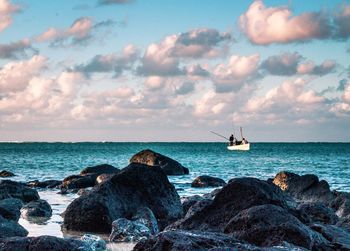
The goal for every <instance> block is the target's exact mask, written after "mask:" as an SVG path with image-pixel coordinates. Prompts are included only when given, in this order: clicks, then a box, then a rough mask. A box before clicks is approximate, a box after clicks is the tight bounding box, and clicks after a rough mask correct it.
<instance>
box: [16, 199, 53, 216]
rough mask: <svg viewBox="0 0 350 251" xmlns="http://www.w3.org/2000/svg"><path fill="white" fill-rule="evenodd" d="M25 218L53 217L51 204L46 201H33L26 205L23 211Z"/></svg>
mask: <svg viewBox="0 0 350 251" xmlns="http://www.w3.org/2000/svg"><path fill="white" fill-rule="evenodd" d="M21 215H22V217H23V218H30V217H51V216H52V209H51V206H50V204H49V203H47V201H45V200H36V201H31V202H29V203H28V204H26V205H24V206H23V207H22V209H21Z"/></svg>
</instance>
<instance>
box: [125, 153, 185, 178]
mask: <svg viewBox="0 0 350 251" xmlns="http://www.w3.org/2000/svg"><path fill="white" fill-rule="evenodd" d="M130 163H140V164H145V165H148V166H150V167H151V166H152V167H153V166H160V167H161V168H162V169H163V170H164V171H165V173H166V174H167V175H184V174H189V170H188V168H186V167H184V166H182V165H181V164H180V163H179V162H177V161H176V160H173V159H171V158H169V157H167V156H164V155H162V154H160V153H156V152H153V151H152V150H149V149H146V150H143V151H141V152H139V153H137V154H135V155H134V156H132V157H131V159H130Z"/></svg>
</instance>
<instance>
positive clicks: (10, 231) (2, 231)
mask: <svg viewBox="0 0 350 251" xmlns="http://www.w3.org/2000/svg"><path fill="white" fill-rule="evenodd" d="M27 235H28V231H27V230H25V229H24V227H22V226H21V225H19V224H18V223H17V222H15V221H12V220H7V219H5V218H3V217H2V216H0V238H6V237H13V236H21V237H23V236H27ZM0 250H1V248H0Z"/></svg>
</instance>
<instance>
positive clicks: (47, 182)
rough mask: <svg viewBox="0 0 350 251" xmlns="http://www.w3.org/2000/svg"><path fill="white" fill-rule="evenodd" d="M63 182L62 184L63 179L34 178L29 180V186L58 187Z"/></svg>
mask: <svg viewBox="0 0 350 251" xmlns="http://www.w3.org/2000/svg"><path fill="white" fill-rule="evenodd" d="M61 184H62V181H61V180H45V181H38V180H33V181H29V182H27V186H29V187H37V188H58V187H59V186H60V185H61Z"/></svg>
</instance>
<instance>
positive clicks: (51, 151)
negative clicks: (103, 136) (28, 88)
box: [0, 142, 350, 250]
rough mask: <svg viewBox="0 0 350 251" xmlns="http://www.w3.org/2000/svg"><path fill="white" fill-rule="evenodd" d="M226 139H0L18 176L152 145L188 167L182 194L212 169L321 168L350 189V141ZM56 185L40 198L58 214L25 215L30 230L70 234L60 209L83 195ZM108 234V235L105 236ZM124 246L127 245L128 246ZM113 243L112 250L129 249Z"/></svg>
mask: <svg viewBox="0 0 350 251" xmlns="http://www.w3.org/2000/svg"><path fill="white" fill-rule="evenodd" d="M226 146H227V144H226V143H222V142H214V143H187V142H176V143H163V142H162V143H142V142H141V143H137V142H128V143H115V142H99V143H91V142H85V143H84V142H80V143H35V142H31V143H25V142H23V143H0V170H8V171H11V172H13V173H15V174H16V176H15V177H13V178H11V179H13V180H16V181H26V182H27V181H31V180H48V179H58V180H61V179H63V178H65V177H67V176H69V175H72V174H78V173H79V172H80V171H81V170H82V169H83V168H85V167H87V166H94V165H98V164H110V165H113V166H115V167H117V168H120V169H121V168H123V167H125V166H127V165H128V163H129V159H130V158H131V157H132V156H133V155H134V154H135V153H137V152H139V151H141V150H144V149H151V150H153V151H156V152H159V153H161V154H163V155H166V156H168V157H170V158H173V159H175V160H177V161H179V162H180V163H181V164H182V165H183V166H185V167H187V168H189V170H190V174H189V175H181V176H169V180H170V182H172V183H173V184H174V186H175V187H176V189H177V191H178V193H179V195H180V196H190V195H195V194H199V195H201V194H204V193H207V192H210V191H211V190H213V188H204V189H203V188H191V182H192V181H193V179H194V178H196V177H197V176H199V175H211V176H215V177H219V178H222V179H224V180H225V181H229V180H230V179H232V178H235V177H244V176H245V177H256V178H259V179H263V180H266V179H269V178H273V177H274V176H275V175H276V174H277V173H278V172H280V171H291V172H294V173H296V174H299V175H302V174H316V175H317V176H318V177H319V178H320V179H324V180H326V181H327V182H328V183H329V185H330V187H331V189H335V190H338V191H346V192H350V143H251V150H250V151H229V150H227V148H226ZM57 192H58V191H57V190H41V191H39V194H40V196H41V198H43V199H45V200H47V201H48V202H49V203H50V204H51V206H52V209H53V216H52V217H51V219H49V220H45V221H43V222H33V221H27V220H25V219H22V218H21V219H20V221H19V223H20V224H21V225H23V226H24V227H25V228H26V229H27V230H28V231H29V235H30V236H39V235H44V234H46V235H54V236H60V237H62V236H69V235H79V233H74V234H72V233H67V232H64V231H62V230H61V224H62V221H63V219H62V217H61V213H62V212H63V211H64V210H65V209H66V207H67V206H68V204H69V203H70V202H71V201H72V200H74V199H75V198H77V197H78V195H76V194H68V195H61V194H58V193H57ZM104 238H106V236H104ZM124 248H125V249H124ZM129 248H130V247H129V246H127V245H126V246H125V247H124V246H114V249H113V248H111V250H128V249H129Z"/></svg>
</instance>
